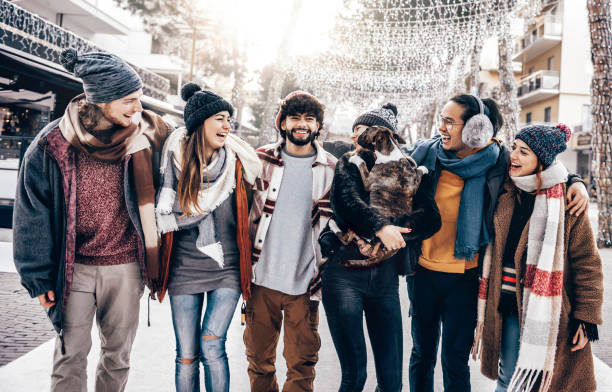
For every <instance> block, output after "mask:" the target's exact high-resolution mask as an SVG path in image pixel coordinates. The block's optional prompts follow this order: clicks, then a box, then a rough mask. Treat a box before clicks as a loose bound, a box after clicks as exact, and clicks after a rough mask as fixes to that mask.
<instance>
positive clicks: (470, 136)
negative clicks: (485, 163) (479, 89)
mask: <svg viewBox="0 0 612 392" xmlns="http://www.w3.org/2000/svg"><path fill="white" fill-rule="evenodd" d="M472 97H474V99H476V101H477V102H478V107H479V108H480V113H478V114H476V115H474V116H472V117H470V119H469V120H467V122H466V123H465V125H464V126H463V132H462V134H461V140H462V141H463V143H464V144H465V145H466V146H469V147H471V148H481V147H484V146H486V145H487V143H489V141H490V140H491V138H492V137H493V124H492V123H491V120H490V119H489V117H488V116H487V115H486V114H485V106H484V104H483V103H482V100H481V99H480V98H478V97H477V96H476V95H472Z"/></svg>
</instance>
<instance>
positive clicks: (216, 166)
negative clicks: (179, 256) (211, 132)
mask: <svg viewBox="0 0 612 392" xmlns="http://www.w3.org/2000/svg"><path fill="white" fill-rule="evenodd" d="M186 138H187V133H186V129H185V128H180V129H177V130H176V131H174V132H173V133H172V134H171V135H170V137H168V140H167V141H166V144H165V145H164V149H163V151H162V158H161V164H160V174H161V189H160V192H159V195H158V197H157V205H156V208H155V213H156V216H157V229H158V231H159V233H160V234H164V233H168V232H172V231H177V230H180V229H182V228H184V227H188V226H193V225H197V227H198V238H197V240H196V248H197V249H198V250H199V251H200V252H202V253H204V254H205V255H207V256H208V257H210V258H212V259H213V260H215V261H216V262H217V263H218V264H219V268H223V266H224V261H223V247H222V246H221V243H220V242H219V241H218V239H217V235H216V233H215V224H214V220H213V217H212V215H211V214H210V213H211V212H212V211H214V210H215V209H216V208H217V207H218V206H220V205H221V203H223V202H224V201H225V200H226V199H227V198H228V197H230V195H231V194H232V193H234V189H235V188H236V161H237V160H240V162H241V163H242V164H243V167H244V172H243V176H244V179H245V181H246V182H248V183H249V184H253V183H254V182H255V178H256V177H257V176H258V175H259V172H260V170H261V163H260V161H259V158H258V157H257V155H256V154H255V151H254V150H253V149H252V148H251V147H250V146H249V145H248V144H247V143H246V142H245V141H243V140H242V139H240V138H239V137H237V136H234V135H231V134H230V135H228V137H227V140H226V141H225V145H224V146H223V147H222V148H220V149H219V150H218V151H217V152H216V153H215V155H214V158H213V159H212V161H211V163H210V164H209V165H208V170H209V171H208V179H209V181H204V183H203V184H202V188H201V189H200V192H199V194H198V201H197V202H198V207H199V208H200V209H201V210H202V211H203V213H202V214H194V215H189V216H185V215H184V214H183V211H182V209H181V207H180V205H179V202H178V199H177V198H176V195H177V193H176V189H177V186H178V178H179V176H180V174H181V167H182V162H183V157H182V146H183V143H184V141H185V140H186Z"/></svg>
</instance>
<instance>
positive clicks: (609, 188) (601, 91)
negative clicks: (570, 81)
mask: <svg viewBox="0 0 612 392" xmlns="http://www.w3.org/2000/svg"><path fill="white" fill-rule="evenodd" d="M587 9H588V12H589V26H590V32H591V61H592V63H593V79H592V81H591V114H592V115H593V174H594V178H595V184H596V186H597V206H598V208H599V217H598V223H599V225H598V226H599V231H598V235H597V245H598V246H599V247H600V248H601V247H606V248H610V247H612V134H611V133H612V132H611V131H612V129H611V123H612V102H611V100H610V95H611V91H610V90H611V87H610V83H611V82H612V77H611V75H610V74H611V72H612V26H611V25H612V21H611V17H610V1H609V0H587Z"/></svg>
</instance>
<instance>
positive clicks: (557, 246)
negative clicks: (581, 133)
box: [473, 124, 603, 392]
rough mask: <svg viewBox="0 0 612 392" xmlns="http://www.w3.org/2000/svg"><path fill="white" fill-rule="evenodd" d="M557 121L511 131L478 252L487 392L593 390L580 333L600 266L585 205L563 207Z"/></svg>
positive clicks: (596, 313) (561, 133) (595, 304)
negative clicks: (576, 210)
mask: <svg viewBox="0 0 612 392" xmlns="http://www.w3.org/2000/svg"><path fill="white" fill-rule="evenodd" d="M569 138H570V130H569V128H568V127H567V126H565V125H562V124H559V125H557V126H555V127H552V126H545V125H531V126H527V127H525V128H523V129H522V130H521V131H520V132H519V133H518V134H517V135H516V138H515V140H514V144H513V146H512V152H511V153H510V166H509V169H508V172H507V173H508V175H507V176H506V180H505V183H504V192H503V193H502V194H501V195H500V197H499V200H498V205H497V209H496V211H495V216H494V219H493V231H494V236H493V238H494V239H493V240H492V242H491V243H490V244H489V246H488V248H487V251H486V253H485V254H484V258H483V279H482V280H481V282H480V290H479V298H478V327H477V329H476V337H475V346H474V351H473V354H474V356H475V357H476V355H477V354H478V348H479V343H480V342H481V344H482V353H481V369H482V372H483V374H484V375H486V376H488V377H490V378H493V379H497V389H496V392H504V391H507V390H513V391H532V390H538V391H543V392H546V391H559V392H564V391H585V392H586V391H595V376H594V373H593V355H592V353H591V347H590V344H589V341H593V340H597V339H598V333H597V324H601V322H602V300H603V283H602V279H603V275H602V267H601V258H600V257H599V254H598V252H597V248H596V246H595V240H594V238H593V232H592V230H591V226H590V224H589V219H588V216H587V214H582V215H573V214H571V213H569V212H566V210H565V203H564V199H565V198H566V197H565V196H566V192H567V190H566V186H565V183H566V181H567V177H568V174H567V170H566V169H565V167H564V166H563V164H562V163H561V162H559V161H557V160H556V156H557V154H559V153H561V152H563V151H564V150H565V149H566V143H567V141H568V140H569Z"/></svg>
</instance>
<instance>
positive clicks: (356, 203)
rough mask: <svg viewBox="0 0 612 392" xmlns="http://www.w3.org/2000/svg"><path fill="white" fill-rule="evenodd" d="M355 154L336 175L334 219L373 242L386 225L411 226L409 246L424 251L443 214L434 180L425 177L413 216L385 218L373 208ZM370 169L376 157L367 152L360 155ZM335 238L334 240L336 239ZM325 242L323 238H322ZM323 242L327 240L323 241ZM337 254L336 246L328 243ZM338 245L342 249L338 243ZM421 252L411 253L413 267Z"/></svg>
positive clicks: (341, 162)
mask: <svg viewBox="0 0 612 392" xmlns="http://www.w3.org/2000/svg"><path fill="white" fill-rule="evenodd" d="M351 156H352V153H350V152H349V153H346V154H344V155H343V156H342V157H340V159H339V161H338V165H337V166H336V171H335V175H334V183H333V185H332V190H331V197H330V199H331V207H332V210H333V219H334V221H335V222H336V224H337V225H338V227H339V228H340V229H341V230H342V231H343V232H345V231H347V230H348V229H351V230H353V231H354V232H355V233H357V234H359V235H360V236H361V237H364V238H367V239H369V240H373V239H375V237H376V232H378V231H379V230H380V229H381V228H383V226H386V225H397V226H405V227H410V228H411V229H412V232H410V233H409V234H404V239H405V240H406V241H407V242H408V243H407V246H409V247H412V248H414V249H417V250H420V244H421V241H422V240H423V239H425V238H428V237H430V236H432V235H433V234H434V233H436V232H437V231H438V230H439V229H440V225H441V221H440V212H439V211H438V207H437V206H436V203H435V201H434V198H433V188H432V186H431V181H430V177H429V176H427V175H425V176H423V179H422V180H421V184H420V186H419V189H418V191H417V193H416V194H415V196H414V199H413V208H412V210H413V213H411V214H409V215H407V216H404V217H402V221H401V222H400V221H396V220H395V219H393V218H389V217H386V216H384V215H381V214H380V213H379V212H378V211H376V210H375V209H374V208H372V207H370V205H369V201H370V194H369V192H368V191H367V190H366V189H365V186H364V184H363V180H362V177H361V174H360V172H359V169H358V168H357V166H356V165H355V164H354V163H352V162H350V161H349V159H350V158H351ZM359 157H361V159H363V161H364V162H365V164H366V167H367V169H368V170H371V169H372V167H373V166H374V162H375V157H374V156H373V155H372V154H370V153H368V152H365V151H362V152H361V153H359ZM332 238H333V237H332ZM322 240H323V239H322ZM322 243H323V241H322ZM325 246H326V247H328V249H330V250H331V251H332V252H333V249H331V248H333V247H334V246H333V245H331V244H325ZM336 246H338V247H339V246H340V244H339V243H336ZM418 253H419V252H417V253H416V254H412V253H411V254H410V256H408V255H406V256H408V257H410V258H412V259H414V260H412V262H413V264H416V259H417V258H418Z"/></svg>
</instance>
